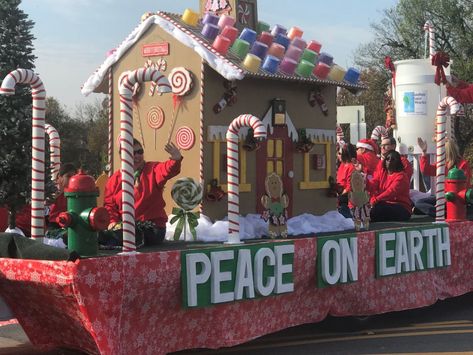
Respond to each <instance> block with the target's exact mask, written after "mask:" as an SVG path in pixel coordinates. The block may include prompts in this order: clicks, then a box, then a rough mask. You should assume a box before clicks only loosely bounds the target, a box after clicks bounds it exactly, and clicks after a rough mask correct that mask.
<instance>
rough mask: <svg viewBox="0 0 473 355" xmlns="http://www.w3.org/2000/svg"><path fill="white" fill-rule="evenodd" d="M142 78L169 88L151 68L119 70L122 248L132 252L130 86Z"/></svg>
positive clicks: (132, 189) (131, 120)
mask: <svg viewBox="0 0 473 355" xmlns="http://www.w3.org/2000/svg"><path fill="white" fill-rule="evenodd" d="M146 81H154V82H157V83H158V91H160V92H170V91H171V85H170V84H169V81H168V79H167V78H166V77H165V76H164V75H162V74H161V73H160V72H159V71H157V70H155V69H152V68H140V69H137V70H134V71H131V72H127V73H124V74H122V76H121V78H120V80H119V93H120V158H121V177H122V222H123V249H122V250H123V251H124V252H133V251H135V250H136V245H135V195H134V178H133V173H134V168H133V102H132V95H133V87H134V85H135V84H136V83H138V84H141V83H144V82H146Z"/></svg>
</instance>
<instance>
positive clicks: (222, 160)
mask: <svg viewBox="0 0 473 355" xmlns="http://www.w3.org/2000/svg"><path fill="white" fill-rule="evenodd" d="M212 148H213V167H212V171H213V173H212V178H213V179H217V181H218V183H219V185H220V186H221V187H222V189H223V190H224V191H225V192H227V191H228V189H227V184H226V182H227V163H226V162H227V143H226V142H225V141H222V140H215V141H212ZM238 155H239V171H240V176H239V178H240V185H239V186H240V192H251V184H248V183H247V182H246V175H247V174H246V171H247V170H246V169H247V167H246V165H247V163H246V150H245V149H243V148H242V142H240V143H239V154H238Z"/></svg>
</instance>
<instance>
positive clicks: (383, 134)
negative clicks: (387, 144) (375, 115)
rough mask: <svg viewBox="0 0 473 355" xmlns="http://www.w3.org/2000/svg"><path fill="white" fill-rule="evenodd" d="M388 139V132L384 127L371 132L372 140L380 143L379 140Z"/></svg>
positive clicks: (377, 127)
mask: <svg viewBox="0 0 473 355" xmlns="http://www.w3.org/2000/svg"><path fill="white" fill-rule="evenodd" d="M380 138H381V139H384V138H388V130H387V129H386V127H384V126H376V127H375V128H374V129H373V132H371V139H372V140H374V141H378V140H379V139H380Z"/></svg>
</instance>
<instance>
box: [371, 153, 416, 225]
mask: <svg viewBox="0 0 473 355" xmlns="http://www.w3.org/2000/svg"><path fill="white" fill-rule="evenodd" d="M383 169H384V170H385V172H386V173H385V174H382V178H381V179H380V180H375V179H373V180H371V181H369V180H368V181H367V188H368V191H369V192H370V194H371V198H370V204H371V206H372V208H371V214H370V219H371V221H372V222H385V221H407V220H408V219H409V218H411V213H412V203H411V200H410V198H409V179H408V178H407V174H406V173H405V172H404V167H403V165H402V162H401V155H400V154H399V153H398V152H396V151H395V150H392V151H390V152H388V153H387V154H386V157H385V158H384V160H383Z"/></svg>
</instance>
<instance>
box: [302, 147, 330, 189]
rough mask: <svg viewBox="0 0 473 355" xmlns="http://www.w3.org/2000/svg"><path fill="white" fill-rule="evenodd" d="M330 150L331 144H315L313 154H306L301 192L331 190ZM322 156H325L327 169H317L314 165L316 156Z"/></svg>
mask: <svg viewBox="0 0 473 355" xmlns="http://www.w3.org/2000/svg"><path fill="white" fill-rule="evenodd" d="M330 148H331V143H330V142H322V143H315V145H314V148H313V149H312V151H311V152H309V153H304V165H303V169H304V171H303V177H304V180H303V181H301V182H299V188H300V189H301V190H315V189H326V188H329V183H328V179H329V177H330V174H331V173H332V167H331V162H332V160H331V154H330ZM322 154H323V155H325V169H317V166H316V164H314V160H315V155H322Z"/></svg>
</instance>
